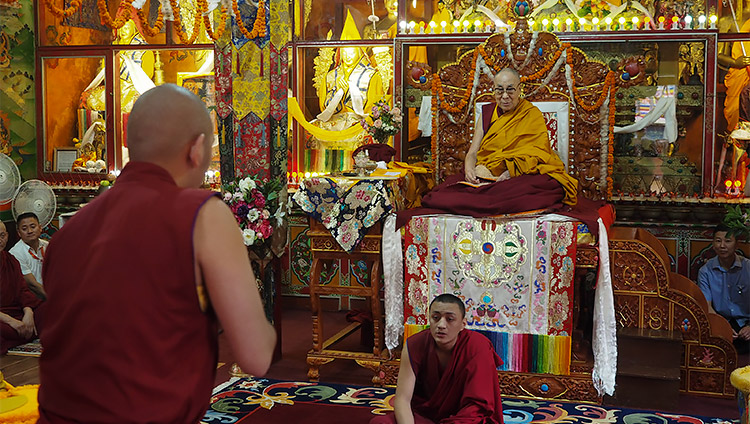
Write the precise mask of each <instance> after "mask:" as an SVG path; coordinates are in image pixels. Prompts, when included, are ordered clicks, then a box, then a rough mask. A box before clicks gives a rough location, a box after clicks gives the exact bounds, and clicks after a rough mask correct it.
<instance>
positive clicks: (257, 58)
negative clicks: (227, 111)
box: [232, 41, 271, 120]
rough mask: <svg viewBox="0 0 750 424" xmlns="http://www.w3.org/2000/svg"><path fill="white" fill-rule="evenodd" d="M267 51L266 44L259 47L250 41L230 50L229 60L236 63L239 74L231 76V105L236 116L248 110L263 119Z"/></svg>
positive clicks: (267, 108)
mask: <svg viewBox="0 0 750 424" xmlns="http://www.w3.org/2000/svg"><path fill="white" fill-rule="evenodd" d="M269 54H270V49H269V48H268V47H267V46H266V48H264V49H260V48H258V46H257V45H256V44H255V43H254V42H252V41H251V42H248V43H245V45H244V46H242V48H240V49H234V51H233V55H232V63H239V70H240V74H241V76H240V77H239V78H237V77H235V78H232V108H233V109H234V113H235V115H236V116H237V119H238V120H242V119H243V118H244V117H245V116H247V114H248V113H250V112H253V113H254V114H255V115H257V116H258V118H260V119H261V120H263V119H266V116H268V113H269V112H270V109H271V96H270V93H269V86H270V78H269V74H270V63H271V62H270V61H271V58H270V56H269ZM261 71H262V72H261Z"/></svg>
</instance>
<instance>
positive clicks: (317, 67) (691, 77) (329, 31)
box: [290, 0, 750, 204]
mask: <svg viewBox="0 0 750 424" xmlns="http://www.w3.org/2000/svg"><path fill="white" fill-rule="evenodd" d="M318 3H319V2H317V0H310V1H306V0H302V1H299V2H295V3H294V6H293V7H294V15H293V16H294V17H295V35H296V37H295V39H294V41H293V42H292V53H291V54H292V56H293V58H292V61H291V62H292V63H293V65H292V66H294V68H293V72H292V75H294V78H293V79H292V84H291V87H290V88H291V92H292V94H293V95H294V96H295V97H296V98H297V99H298V101H299V104H300V106H301V109H302V111H303V113H304V116H305V118H306V119H307V120H308V122H309V121H312V120H314V119H315V117H316V115H317V114H319V113H321V112H322V111H323V110H324V106H325V101H322V100H321V98H322V94H321V91H320V88H321V86H322V83H323V79H324V78H325V77H323V76H322V73H321V72H323V71H321V69H323V68H325V69H327V70H328V71H329V72H331V70H333V69H335V64H336V63H340V62H339V60H340V58H341V57H342V56H344V57H345V56H346V54H343V55H342V49H344V48H345V47H347V46H359V47H361V49H360V50H362V51H363V52H365V54H364V56H363V57H366V58H367V62H368V66H370V67H372V68H377V69H378V73H380V74H381V79H382V77H384V76H386V75H387V74H388V73H390V74H391V75H392V76H393V77H392V78H393V79H392V82H391V81H388V83H387V84H386V83H384V84H383V86H384V87H385V86H387V87H388V89H389V90H392V93H393V97H392V100H391V102H392V103H393V104H398V105H401V106H403V110H404V120H403V127H402V129H401V132H400V134H397V135H396V136H395V137H394V139H393V146H394V147H395V149H396V150H397V152H398V157H397V158H398V159H400V160H403V161H407V162H419V161H425V160H428V161H429V160H431V159H432V158H431V156H432V153H433V150H434V149H435V146H434V145H433V144H434V143H433V141H432V140H431V134H432V128H431V127H432V122H431V120H432V114H431V113H429V111H426V110H425V109H427V108H430V105H431V98H432V96H433V95H434V91H433V90H434V88H433V86H432V81H433V78H432V75H433V74H434V73H435V72H438V71H439V70H440V69H441V68H442V67H444V66H446V65H448V64H450V63H454V62H457V61H459V60H461V57H462V55H463V54H464V53H465V52H467V51H470V50H472V49H473V48H474V47H475V46H477V45H479V44H480V43H482V42H484V41H485V40H487V37H489V36H491V35H493V34H495V33H504V34H506V35H505V36H506V37H507V34H509V33H512V32H513V31H514V30H515V28H516V25H517V23H516V22H515V20H514V19H511V15H512V13H511V12H512V11H511V9H510V7H511V5H510V4H511V3H513V4H519V3H515V2H511V3H509V2H500V1H497V0H483V1H463V0H439V1H437V0H428V1H424V0H414V1H401V2H391V1H390V0H389V1H379V0H373V1H365V2H362V1H357V2H355V1H348V2H347V1H341V2H333V3H331V2H326V7H318V6H320V5H318ZM740 3H742V2H740ZM732 7H733V8H734V10H735V13H734V15H732V13H731V9H732ZM732 7H730V6H729V4H723V5H722V4H718V5H717V4H715V3H714V2H704V1H687V2H679V3H677V2H622V3H620V2H612V3H610V2H607V1H601V2H596V1H588V0H582V1H576V2H570V3H569V4H568V2H558V3H555V4H552V3H550V2H547V3H544V4H542V5H539V6H538V7H537V8H535V9H533V10H532V11H531V12H530V13H531V14H530V16H529V17H528V21H527V22H528V25H529V27H530V30H531V32H532V33H537V32H539V31H546V32H552V33H554V34H556V35H557V37H558V38H559V40H560V41H561V42H564V43H570V44H571V45H572V46H574V47H575V48H577V49H580V50H581V51H583V52H584V53H586V55H587V56H588V57H589V58H590V59H592V60H594V61H598V62H601V63H603V64H605V65H607V66H608V67H609V68H610V69H612V70H614V69H615V66H616V65H617V63H618V62H619V61H621V60H623V59H625V58H627V57H640V58H642V60H643V61H644V62H645V72H646V76H645V78H643V79H642V80H641V82H639V83H638V84H636V85H633V86H630V87H627V88H623V89H621V90H619V91H617V93H616V95H615V99H614V102H615V103H616V113H615V122H614V127H615V134H614V137H613V139H612V141H611V143H610V144H611V145H610V146H608V150H609V152H608V153H609V154H611V156H612V163H611V164H610V166H609V167H608V171H607V172H608V178H609V180H610V181H611V182H610V183H609V184H610V187H609V189H608V191H602V193H605V194H603V196H602V197H606V198H607V199H608V200H611V201H614V202H616V203H621V202H624V203H628V202H631V201H633V202H635V201H648V202H656V203H662V202H666V203H675V202H677V203H679V202H696V201H697V202H698V203H701V204H703V203H717V204H722V203H725V202H727V201H730V199H731V201H743V200H738V199H744V187H745V185H744V177H742V178H740V176H741V175H742V174H746V173H747V171H746V167H745V168H743V167H742V164H741V163H740V159H738V158H737V157H736V156H733V155H739V156H742V155H743V154H744V150H743V149H742V146H739V147H740V149H739V150H738V149H737V148H733V147H731V145H730V146H729V148H727V147H726V146H728V144H727V143H728V142H726V141H725V140H727V139H728V138H727V135H728V134H729V133H731V131H732V130H733V129H734V127H735V126H736V121H731V122H729V123H728V122H727V116H728V115H731V114H732V113H733V112H732V110H731V109H732V106H730V107H729V109H730V110H729V112H727V110H726V109H727V107H726V105H725V103H727V101H726V98H727V93H728V92H729V91H731V89H728V88H727V86H726V83H729V84H730V85H731V84H732V83H733V81H732V78H734V79H737V80H739V79H740V78H739V77H737V76H736V75H735V74H738V73H739V72H738V71H737V70H738V69H739V70H742V68H741V67H739V68H738V67H737V66H738V65H740V64H741V63H744V62H742V61H743V59H741V57H742V56H743V55H742V54H741V50H742V49H741V46H742V45H743V43H739V42H737V41H741V40H745V39H748V40H750V36H748V35H749V33H748V32H747V31H748V29H747V28H746V29H745V30H744V31H743V30H742V26H743V25H744V22H745V19H746V18H747V17H748V16H747V15H748V13H746V12H745V9H746V7H747V5H745V4H740V5H737V4H734V3H733V4H732ZM347 20H351V21H352V22H351V23H353V25H351V23H350V26H354V27H356V29H357V32H358V37H357V38H358V39H359V41H357V40H355V39H353V38H352V37H351V33H350V32H349V31H346V30H345V27H346V26H347ZM735 21H736V23H737V25H735ZM727 22H728V23H729V24H731V25H729V24H727ZM748 25H750V24H748ZM733 27H737V28H735V29H734V30H732V28H733ZM738 28H739V31H737V29H738ZM368 34H369V35H368ZM717 45H718V48H717ZM732 46H733V47H732ZM730 47H731V48H734V50H735V52H734V57H735V58H734V61H733V62H731V63H730V62H729V61H728V60H727V55H726V54H725V52H729V53H730V54H729V57H730V58H731V57H732V54H731V48H730ZM378 48H380V49H385V48H387V49H388V51H389V54H392V57H393V65H392V66H393V67H392V69H391V70H390V71H387V70H384V69H383V68H384V67H383V66H381V64H379V63H378V61H377V60H375V58H374V56H375V54H374V51H375V50H377V49H378ZM738 50H739V52H740V53H738ZM746 50H747V51H748V57H749V58H750V42H748V43H747V49H746ZM326 52H327V53H326ZM326 54H327V55H328V56H327V57H329V59H328V62H327V63H325V60H323V59H322V58H323V57H326V56H325V55H326ZM738 58H739V59H738ZM748 63H750V59H748ZM732 66H734V67H732ZM742 71H743V75H742V76H743V78H742V80H743V81H744V79H747V81H744V84H743V81H739V82H736V83H735V85H738V86H741V87H744V86H745V85H747V82H748V81H750V77H747V75H748V73H744V70H742ZM727 73H730V74H732V75H730V77H732V78H729V77H726V75H727ZM316 75H317V76H316ZM734 91H737V90H736V89H734ZM386 92H387V90H384V93H386ZM733 93H734V92H731V93H730V95H735V94H733ZM329 94H330V93H329ZM387 94H390V93H387ZM738 95H739V94H736V95H735V96H738ZM329 97H330V96H329ZM735 100H736V99H735ZM735 100H732V99H730V101H729V103H732V102H735V103H736V101H735ZM729 103H727V104H729ZM734 108H736V106H734ZM747 109H749V110H750V104H749V105H748V107H747ZM655 113H659V116H655V115H654V114H655ZM734 115H737V113H734ZM360 118H362V117H361V116H360ZM735 119H736V118H735ZM355 121H356V120H352V121H350V124H349V125H348V126H354V124H353V122H355ZM348 126H347V125H344V126H343V127H341V128H342V129H343V128H345V127H348ZM314 138H315V137H314V136H311V134H309V132H308V131H307V130H306V129H305V128H303V126H302V125H300V124H297V123H295V124H294V125H293V126H292V140H293V143H292V146H293V147H292V155H293V160H292V161H291V162H290V163H291V165H290V171H292V172H298V173H299V174H300V175H303V174H304V173H305V172H310V173H314V172H318V173H321V172H332V171H343V170H346V169H347V167H349V166H350V163H349V162H348V160H349V158H347V157H346V154H345V153H343V150H341V149H340V147H341V146H340V145H339V146H337V145H335V143H328V144H327V143H317V142H315V141H311V140H314ZM360 143H361V141H360ZM350 148H351V146H350ZM342 154H343V155H344V158H341V155H342ZM743 157H746V156H743ZM573 160H575V159H573ZM742 160H745V159H742ZM742 163H744V162H742ZM748 163H750V161H748ZM738 180H742V181H741V183H740V184H741V186H740V187H739V188H735V189H733V190H731V191H730V190H728V189H727V185H726V184H728V181H729V182H731V184H730V185H731V186H732V187H735V185H736V184H737V182H736V181H738ZM704 199H711V200H704Z"/></svg>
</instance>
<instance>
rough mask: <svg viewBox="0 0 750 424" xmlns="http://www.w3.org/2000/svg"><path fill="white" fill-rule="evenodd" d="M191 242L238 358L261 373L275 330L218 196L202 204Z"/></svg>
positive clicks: (231, 220) (239, 239)
mask: <svg viewBox="0 0 750 424" xmlns="http://www.w3.org/2000/svg"><path fill="white" fill-rule="evenodd" d="M193 241H194V243H193V245H194V246H195V256H196V262H197V265H198V267H199V272H200V275H202V278H203V281H204V283H205V285H206V288H207V289H208V294H209V298H210V300H211V304H212V305H213V309H214V311H215V312H216V315H217V317H218V318H219V322H220V323H221V326H222V327H223V328H224V333H225V334H226V336H227V339H228V340H229V344H230V345H231V347H232V351H233V352H234V355H235V358H236V359H237V363H238V364H239V365H240V367H241V368H242V370H243V371H245V372H247V373H250V374H253V375H258V376H262V375H263V374H265V373H266V371H268V367H269V366H270V365H271V358H272V356H273V349H274V346H275V345H276V331H275V330H274V328H273V326H272V325H271V324H270V323H269V322H268V320H267V319H266V315H265V312H264V311H263V303H262V302H261V300H260V294H259V293H258V286H257V284H256V282H255V276H254V275H253V271H252V268H251V266H250V260H249V259H248V256H247V248H246V247H245V244H244V243H243V242H242V236H241V233H240V231H239V228H238V227H237V221H236V220H235V218H234V216H233V215H232V212H231V211H230V210H229V208H228V207H227V206H226V205H225V204H224V202H222V201H221V200H220V199H218V198H216V197H213V198H211V199H210V200H208V201H207V202H206V204H205V205H204V206H203V207H202V208H201V209H200V212H199V213H198V219H197V220H196V224H195V230H194V233H193Z"/></svg>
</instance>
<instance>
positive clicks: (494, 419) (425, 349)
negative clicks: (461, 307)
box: [407, 329, 503, 424]
mask: <svg viewBox="0 0 750 424" xmlns="http://www.w3.org/2000/svg"><path fill="white" fill-rule="evenodd" d="M407 343H408V346H409V361H410V362H411V367H412V370H414V375H415V376H416V380H417V382H416V385H415V387H414V395H413V396H412V400H411V406H412V411H413V412H415V413H418V414H420V415H422V416H423V417H425V418H428V419H430V420H432V421H434V422H436V423H440V424H490V423H493V424H496V423H502V422H503V406H502V400H501V397H500V384H499V383H498V379H497V367H499V366H500V365H502V360H501V359H500V357H499V356H497V354H496V353H495V350H494V349H493V347H492V344H491V343H490V341H489V340H488V339H487V338H486V337H485V336H483V335H481V334H479V333H476V332H474V331H471V330H466V329H464V330H462V331H461V332H459V333H458V339H457V340H456V345H455V346H454V347H453V353H452V355H451V360H450V363H449V364H448V367H447V368H446V369H444V370H441V369H440V361H439V360H438V356H437V353H436V346H435V340H434V339H433V338H432V334H430V330H429V329H426V330H423V331H420V332H419V333H417V334H415V335H413V336H411V337H409V339H407Z"/></svg>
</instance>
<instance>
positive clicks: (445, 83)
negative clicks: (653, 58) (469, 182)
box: [433, 21, 645, 199]
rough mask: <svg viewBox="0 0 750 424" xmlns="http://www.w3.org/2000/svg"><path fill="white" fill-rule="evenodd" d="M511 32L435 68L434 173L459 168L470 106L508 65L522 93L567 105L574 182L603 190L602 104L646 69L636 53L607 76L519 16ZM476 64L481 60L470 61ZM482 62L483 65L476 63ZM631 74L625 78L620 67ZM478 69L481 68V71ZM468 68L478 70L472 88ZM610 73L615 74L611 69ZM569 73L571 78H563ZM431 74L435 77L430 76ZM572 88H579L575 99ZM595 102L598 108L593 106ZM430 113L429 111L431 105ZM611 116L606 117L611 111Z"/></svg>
mask: <svg viewBox="0 0 750 424" xmlns="http://www.w3.org/2000/svg"><path fill="white" fill-rule="evenodd" d="M518 28H519V29H520V30H517V31H516V32H513V33H510V34H495V35H493V36H491V37H489V38H488V39H487V40H486V41H485V42H484V43H482V44H481V45H479V46H478V47H476V48H475V49H473V50H470V51H468V52H467V53H465V54H463V55H462V56H461V57H460V58H459V59H458V61H457V62H456V63H452V64H449V65H446V66H444V67H442V68H441V69H440V70H439V71H438V72H437V74H436V75H437V77H438V78H439V84H436V83H435V81H433V97H434V96H436V95H437V94H438V93H436V91H442V95H441V96H438V98H439V99H440V100H439V102H438V104H437V114H436V116H434V117H433V119H434V121H433V127H434V128H436V130H435V131H433V154H434V156H436V157H434V158H433V160H434V161H435V163H436V166H435V169H436V179H437V181H442V180H443V179H445V177H447V176H449V175H452V174H455V173H457V172H459V171H460V170H462V169H463V160H464V157H465V155H466V152H467V151H468V149H469V145H470V144H471V140H472V136H473V132H474V110H475V104H476V103H477V102H492V101H494V99H493V89H494V84H493V81H492V78H491V75H488V73H490V74H494V73H497V72H499V71H500V70H502V69H503V68H506V67H510V68H513V69H515V70H516V71H518V72H519V73H520V74H521V75H522V78H523V79H525V80H527V81H526V82H524V83H522V91H523V95H524V97H525V98H526V99H528V100H530V101H533V102H537V101H563V102H568V103H570V105H571V106H570V109H569V121H570V127H569V128H570V130H569V131H570V134H569V135H570V137H569V140H570V144H569V158H568V169H569V172H570V174H571V175H573V176H574V177H576V178H577V179H578V181H579V183H580V192H581V194H582V195H583V196H585V197H587V198H590V199H602V198H606V196H607V185H608V179H609V176H610V174H611V169H609V166H610V165H611V163H610V160H611V138H609V141H608V140H607V138H606V137H605V138H604V139H603V138H602V122H604V123H607V122H610V124H609V127H607V125H606V124H604V125H605V128H604V129H605V133H606V131H607V130H611V125H612V122H613V121H612V120H611V119H610V116H609V115H610V114H612V113H613V110H610V109H609V108H608V107H607V106H608V105H609V102H614V100H615V99H614V98H613V97H612V96H613V95H614V93H615V91H616V90H617V88H620V87H629V86H632V85H635V84H637V83H639V82H640V81H641V80H642V79H643V78H644V75H645V72H644V68H645V65H644V62H643V59H642V58H641V57H634V58H628V59H624V60H622V61H621V62H620V63H619V64H618V65H617V67H616V69H617V70H616V71H614V74H613V75H612V76H609V77H608V74H609V73H610V70H609V69H608V68H607V66H605V65H604V64H602V63H600V62H595V61H591V60H589V59H588V58H587V57H586V55H585V53H583V52H582V51H581V50H579V49H577V48H575V47H570V46H569V45H566V44H562V43H561V42H560V41H559V40H558V38H557V36H555V35H554V34H552V33H546V32H539V33H534V34H533V35H532V34H531V33H529V32H527V30H526V29H525V28H526V25H525V21H519V25H518ZM477 62H480V63H479V64H477ZM482 63H484V64H486V67H484V66H482ZM626 68H627V69H629V70H630V71H631V72H630V73H629V74H627V75H637V76H636V77H635V78H630V77H629V76H626V72H625V71H624V69H626ZM482 69H485V70H486V71H485V72H483V71H482ZM475 70H476V72H478V73H480V75H479V77H478V78H476V79H477V80H478V84H477V85H476V86H474V81H475ZM615 74H616V75H617V76H614V75H615ZM568 78H570V80H569V79H568ZM433 80H435V78H434V76H433ZM574 92H577V94H578V96H577V97H578V100H577V99H576V96H575V94H574ZM597 104H600V105H601V106H597V107H595V108H594V107H593V106H595V105H597ZM433 112H436V110H435V108H434V107H433ZM611 118H613V116H612V117H611Z"/></svg>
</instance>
